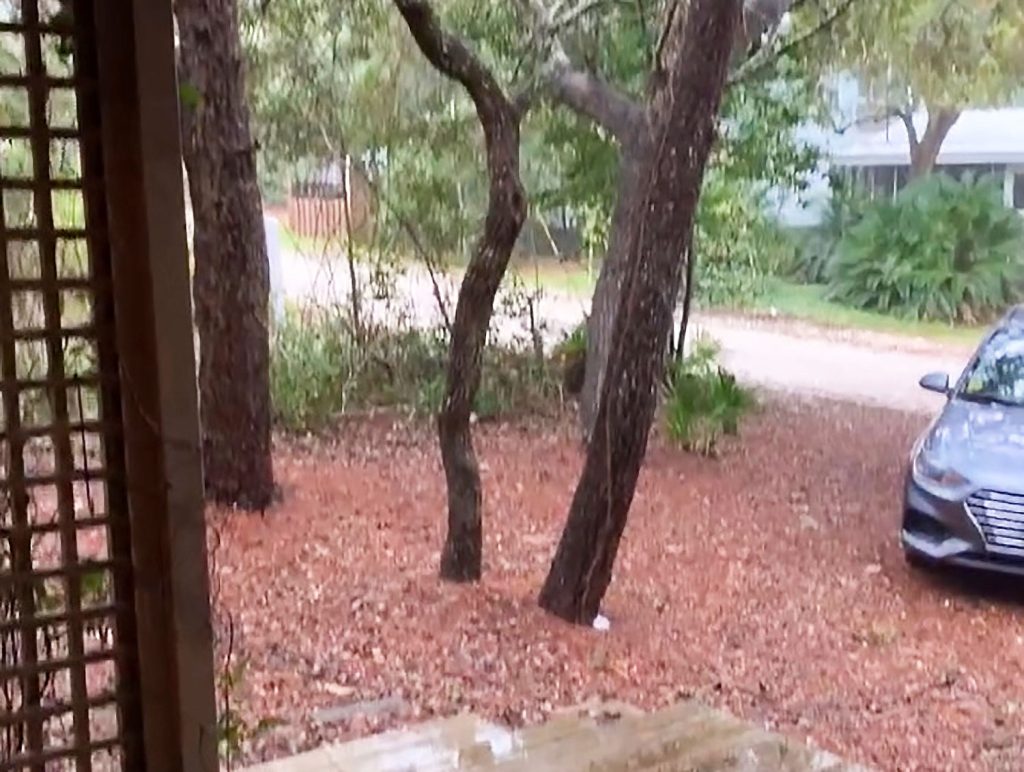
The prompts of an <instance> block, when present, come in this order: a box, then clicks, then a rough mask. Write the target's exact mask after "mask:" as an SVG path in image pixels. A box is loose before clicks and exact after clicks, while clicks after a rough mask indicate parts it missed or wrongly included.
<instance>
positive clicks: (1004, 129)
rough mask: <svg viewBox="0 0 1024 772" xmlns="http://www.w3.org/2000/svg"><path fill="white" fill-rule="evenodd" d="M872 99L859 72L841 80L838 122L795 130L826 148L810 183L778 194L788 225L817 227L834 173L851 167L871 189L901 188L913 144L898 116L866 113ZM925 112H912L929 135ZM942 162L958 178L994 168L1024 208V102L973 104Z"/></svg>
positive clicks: (776, 202)
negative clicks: (875, 117)
mask: <svg viewBox="0 0 1024 772" xmlns="http://www.w3.org/2000/svg"><path fill="white" fill-rule="evenodd" d="M866 101H867V99H866V97H865V95H864V94H863V93H862V92H861V90H860V88H859V87H858V84H857V81H856V79H855V78H852V77H849V76H844V77H840V78H839V79H837V85H836V87H835V108H834V113H833V121H832V122H833V126H830V127H825V126H821V125H806V126H804V127H802V128H801V129H800V130H799V131H798V132H797V136H798V138H799V139H800V140H802V141H804V142H806V143H807V144H809V145H813V146H814V147H817V148H818V149H819V150H820V152H821V162H820V163H819V165H818V168H817V169H816V170H815V172H814V173H812V174H811V176H810V178H809V180H808V182H809V186H808V188H807V190H805V191H804V192H803V193H801V194H800V195H799V196H797V195H792V194H777V195H775V196H773V197H772V199H771V200H772V204H773V206H774V207H776V212H777V215H778V217H779V220H780V222H782V224H783V225H786V226H788V227H797V228H800V227H813V226H815V225H817V224H818V223H819V222H821V219H822V216H823V214H824V212H825V210H826V209H827V207H828V205H829V198H830V196H831V191H830V188H829V177H830V175H834V174H836V173H842V172H846V173H849V174H852V175H853V176H854V177H855V178H856V179H858V180H859V181H860V182H861V184H862V185H863V186H864V188H865V189H866V190H867V191H868V192H869V193H870V194H871V195H872V196H875V197H877V196H880V195H895V194H896V193H897V192H898V191H899V190H901V189H902V188H903V187H904V186H905V185H906V184H907V182H908V181H909V178H910V143H909V140H908V138H907V129H906V127H905V126H904V125H903V121H902V120H901V119H900V118H896V117H893V118H888V119H883V120H870V119H865V118H864V114H865V112H866V110H865V103H866ZM926 123H927V114H926V113H925V112H923V111H921V112H918V113H916V114H915V115H914V125H915V127H917V130H918V133H919V135H920V134H923V133H924V129H925V125H926ZM936 169H937V170H938V171H940V172H943V173H945V174H949V175H951V176H953V177H956V178H960V177H962V176H963V175H964V174H967V173H971V174H973V175H975V176H978V175H987V174H990V175H993V176H995V178H996V179H997V180H998V181H999V182H1000V183H1001V185H1002V190H1003V201H1004V203H1005V204H1006V206H1008V207H1013V208H1015V209H1018V210H1022V211H1024V108H1020V107H1004V108H991V109H967V110H964V111H963V113H962V114H961V115H960V118H959V119H958V120H957V122H956V123H955V124H954V125H953V128H952V129H951V130H950V132H949V135H948V136H947V137H946V140H945V141H944V142H943V144H942V148H941V150H940V151H939V157H938V162H937V164H936Z"/></svg>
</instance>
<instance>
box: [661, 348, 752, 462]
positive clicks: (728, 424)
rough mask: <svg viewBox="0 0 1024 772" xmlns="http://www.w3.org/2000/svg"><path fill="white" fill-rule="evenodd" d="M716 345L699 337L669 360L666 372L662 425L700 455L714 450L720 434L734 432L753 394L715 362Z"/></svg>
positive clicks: (670, 436) (682, 445)
mask: <svg viewBox="0 0 1024 772" xmlns="http://www.w3.org/2000/svg"><path fill="white" fill-rule="evenodd" d="M717 357H718V347H717V346H716V345H715V344H714V343H713V342H711V341H708V340H707V339H698V340H697V341H696V342H695V344H694V348H693V351H692V352H691V353H690V354H688V355H687V356H685V357H683V358H681V359H677V360H675V361H673V362H671V363H670V364H669V366H668V369H667V371H666V375H665V384H664V393H665V428H666V430H667V431H668V436H669V438H670V439H671V440H672V441H673V442H675V443H677V444H678V445H680V446H681V447H683V448H684V449H686V450H688V451H691V452H695V453H699V454H700V455H703V456H713V455H715V454H716V452H717V448H718V441H719V439H721V437H722V436H723V435H735V434H737V433H738V431H739V423H740V419H742V418H743V416H744V415H745V414H746V413H747V412H749V411H750V410H751V409H752V408H753V406H754V399H753V396H752V395H751V394H750V393H749V392H748V391H747V390H746V389H744V388H743V387H742V386H740V385H739V384H738V383H737V382H736V379H735V378H734V377H733V375H732V374H731V373H729V372H727V371H726V370H725V369H724V368H722V367H719V366H718V364H717V361H716V360H717Z"/></svg>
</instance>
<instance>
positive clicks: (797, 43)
mask: <svg viewBox="0 0 1024 772" xmlns="http://www.w3.org/2000/svg"><path fill="white" fill-rule="evenodd" d="M804 1H806V0H804ZM856 1H857V0H842V2H841V3H840V4H839V5H837V6H836V7H835V8H834V9H833V10H832V13H830V14H829V15H828V16H826V17H825V18H823V19H822V20H821V21H820V22H818V24H817V25H815V26H814V27H813V28H812V29H810V30H808V31H807V32H805V33H804V34H802V35H800V36H799V37H797V38H794V39H793V40H791V41H789V42H788V43H786V44H785V45H783V46H782V47H780V48H778V49H773V48H771V47H765V48H762V49H761V50H760V51H758V52H757V53H756V54H755V55H754V56H752V57H751V58H750V59H748V60H747V61H746V62H744V63H743V64H742V65H740V67H739V68H738V69H737V70H736V71H735V72H734V73H733V74H732V75H731V76H730V77H729V80H728V81H727V83H726V87H727V88H728V87H730V86H734V85H736V84H738V83H743V82H744V81H747V80H750V79H752V78H753V77H754V76H755V75H758V74H760V73H761V72H763V71H764V70H765V69H767V68H768V67H770V66H771V65H772V64H774V63H775V62H777V61H778V60H780V59H782V58H783V57H785V56H788V55H789V54H791V53H793V52H794V51H796V50H798V49H800V48H802V47H803V46H804V45H806V44H807V43H808V41H810V40H812V39H814V38H815V37H817V36H818V35H821V34H823V33H825V32H828V30H829V29H831V28H832V26H833V25H834V24H835V23H836V22H837V21H839V19H840V18H842V17H843V16H844V15H845V14H846V13H847V12H848V11H849V10H850V8H851V7H852V6H853V4H854V3H855V2H856Z"/></svg>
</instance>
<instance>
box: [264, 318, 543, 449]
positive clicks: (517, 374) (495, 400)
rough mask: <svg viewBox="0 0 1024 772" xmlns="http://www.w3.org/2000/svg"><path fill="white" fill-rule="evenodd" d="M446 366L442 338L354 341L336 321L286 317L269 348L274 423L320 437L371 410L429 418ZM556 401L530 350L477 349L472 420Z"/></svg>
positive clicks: (430, 333)
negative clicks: (479, 367)
mask: <svg viewBox="0 0 1024 772" xmlns="http://www.w3.org/2000/svg"><path fill="white" fill-rule="evenodd" d="M446 360H447V340H446V336H445V335H444V333H443V332H442V331H436V330H426V331H424V330H415V329H406V330H399V331H395V330H389V329H384V328H377V329H368V330H365V331H364V332H363V335H362V336H361V338H358V337H357V336H356V335H354V334H353V331H352V328H351V325H350V324H349V323H348V320H347V319H346V318H345V317H344V315H342V314H335V313H331V312H316V313H301V314H299V313H289V314H288V316H287V317H286V319H285V321H284V323H283V324H281V325H279V326H278V328H277V329H276V330H275V332H274V335H273V338H272V344H271V396H272V402H273V406H274V414H275V420H276V422H277V424H278V425H279V426H280V427H281V428H283V429H286V430H289V431H320V430H323V429H325V428H327V427H328V426H329V425H330V424H331V423H332V422H333V421H334V420H335V419H337V418H338V417H340V416H342V415H345V414H347V413H352V412H357V411H361V410H366V409H369V408H374V407H390V408H402V409H407V410H409V411H410V412H411V413H412V414H413V415H415V416H419V417H427V416H432V415H434V414H436V413H437V411H438V410H439V409H440V406H441V402H442V400H443V399H444V393H445V383H446V379H445V363H446ZM561 398H562V387H561V384H560V372H559V370H558V367H557V364H556V363H555V362H554V361H553V360H551V359H548V358H546V357H543V356H538V355H537V353H536V352H535V351H534V350H533V349H532V348H530V347H524V348H512V347H507V346H499V345H493V344H491V345H488V346H487V347H486V348H485V349H484V354H483V375H482V378H481V383H480V388H479V389H478V391H477V396H476V401H475V406H474V412H475V414H476V417H477V418H478V419H479V420H487V419H493V418H497V417H499V416H503V415H508V414H515V413H524V412H535V411H538V410H546V409H549V408H551V407H554V406H558V405H560V403H561Z"/></svg>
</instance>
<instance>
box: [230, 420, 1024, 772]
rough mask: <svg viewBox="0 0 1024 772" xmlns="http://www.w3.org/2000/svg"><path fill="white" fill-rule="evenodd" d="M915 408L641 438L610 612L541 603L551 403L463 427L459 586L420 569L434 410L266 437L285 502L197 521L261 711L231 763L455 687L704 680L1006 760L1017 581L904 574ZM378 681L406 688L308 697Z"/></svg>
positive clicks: (433, 463) (488, 692) (762, 717)
mask: <svg viewBox="0 0 1024 772" xmlns="http://www.w3.org/2000/svg"><path fill="white" fill-rule="evenodd" d="M921 426H922V419H921V418H920V417H915V416H907V415H903V414H899V413H894V412H887V411H882V410H876V409H868V408H861V407H855V406H851V405H840V404H834V403H823V402H796V403H794V402H788V403H786V404H782V403H779V402H775V403H769V404H768V405H767V406H766V407H765V408H763V409H762V410H761V411H760V412H759V414H758V415H756V416H755V417H753V418H751V419H750V420H749V421H748V423H747V425H746V426H745V428H744V431H743V437H742V440H741V442H740V443H738V444H733V445H731V446H728V447H727V448H726V449H725V452H724V454H723V457H722V458H721V459H719V460H717V461H713V460H704V459H698V458H695V457H692V456H688V455H686V454H683V453H681V452H679V451H677V450H674V449H672V448H670V447H668V446H667V445H666V444H665V442H664V441H663V440H662V439H660V438H658V437H655V438H654V439H653V440H652V447H651V452H650V455H649V460H648V464H647V467H646V469H645V470H644V473H643V475H642V477H641V484H640V488H639V491H638V494H637V499H636V503H635V505H634V508H633V513H632V516H631V519H630V523H629V527H628V529H627V532H626V536H625V539H624V542H623V545H622V549H621V551H620V554H619V560H618V564H617V568H616V575H615V580H614V583H613V585H612V589H611V591H610V593H609V596H608V598H607V601H606V607H605V611H606V614H607V615H608V616H609V617H610V618H611V622H612V627H611V631H610V632H609V633H599V632H596V631H592V630H587V629H575V628H571V627H569V626H566V625H564V624H562V623H560V622H558V621H555V620H553V619H550V618H548V617H546V616H545V615H544V614H543V613H542V612H541V611H539V610H538V609H537V607H536V605H535V602H534V598H535V595H536V592H537V590H538V588H539V587H540V584H541V581H542V579H543V576H544V573H545V570H546V569H547V566H548V563H549V560H550V559H551V556H552V551H553V547H554V542H555V539H556V538H557V536H558V534H559V532H560V529H561V526H562V521H563V517H564V515H565V512H566V509H567V506H568V502H569V499H570V496H571V493H572V489H573V486H574V484H575V481H576V477H577V474H578V472H579V469H580V465H581V454H580V450H579V447H578V444H577V443H576V441H575V438H574V435H573V431H572V426H571V423H570V421H569V420H568V419H566V420H565V421H564V422H563V423H562V424H560V425H559V424H556V425H551V424H550V423H549V424H547V425H544V426H541V425H540V424H538V423H523V424H514V425H487V426H479V427H477V428H478V430H477V434H476V436H477V441H478V448H479V450H480V455H481V459H482V462H483V468H484V477H485V501H486V505H485V506H486V578H485V579H484V581H483V582H482V584H480V585H479V586H474V587H453V586H447V585H442V584H441V583H440V582H439V581H438V580H437V579H436V571H437V563H438V549H439V546H440V544H441V541H442V520H443V514H442V513H443V511H444V510H443V504H444V489H443V478H442V475H441V473H440V464H439V457H438V453H437V451H436V448H435V443H434V441H433V437H432V434H431V432H430V430H429V427H427V426H422V425H421V426H419V427H410V426H408V425H405V424H403V423H401V422H399V421H392V420H391V419H380V418H378V419H375V420H372V421H369V420H368V421H357V422H350V423H347V424H346V425H344V426H342V427H341V428H340V429H339V431H338V434H337V438H336V439H334V440H318V441H315V442H313V441H310V442H306V443H302V444H283V445H282V447H281V448H280V449H279V453H278V456H277V473H278V476H279V479H280V480H281V482H282V483H283V485H284V493H285V498H284V501H283V503H282V504H281V505H280V506H278V507H277V508H275V509H274V510H272V511H270V512H268V513H267V514H266V515H265V516H258V515H257V516H243V515H238V514H230V515H228V514H225V513H213V517H212V521H211V536H212V538H211V542H214V543H215V544H214V550H213V553H212V554H213V557H212V559H213V561H214V571H215V583H216V601H217V605H218V609H219V612H220V614H219V616H220V620H221V624H222V625H223V623H224V620H225V619H227V618H230V619H231V621H232V622H233V629H234V633H235V635H234V649H235V654H236V656H237V657H239V658H240V660H242V661H244V662H245V663H246V664H245V667H244V671H243V672H242V675H243V677H242V679H241V681H240V683H239V685H238V686H237V688H236V689H235V691H234V692H233V694H232V695H231V700H232V705H233V707H234V709H236V710H238V711H240V712H241V713H242V714H243V715H244V716H245V717H246V718H247V720H248V721H249V722H251V724H255V722H256V721H258V720H260V719H264V720H266V719H272V720H273V722H274V723H275V724H277V725H276V726H275V727H274V728H273V729H271V730H269V731H266V732H264V733H262V734H260V735H259V736H258V737H256V738H254V739H252V740H251V741H250V742H247V743H246V745H247V748H246V757H245V760H247V761H252V760H256V759H261V758H270V757H274V756H281V755H285V754H287V753H290V752H294V751H296V750H301V749H305V748H308V747H311V746H315V745H318V744H320V743H322V742H325V741H333V740H338V739H345V738H349V737H353V736H356V735H362V734H366V733H369V732H374V731H379V730H381V729H385V728H390V727H393V726H397V725H401V724H405V723H409V722H415V721H418V720H423V719H426V718H429V717H432V716H438V715H450V714H453V713H457V712H459V711H461V710H472V711H475V712H477V713H479V714H481V715H483V716H486V717H489V718H491V719H495V720H498V721H501V722H505V723H509V724H513V725H519V724H523V723H532V722H539V721H542V720H543V719H544V718H545V715H546V714H547V713H548V712H549V711H550V710H551V709H553V708H557V707H559V706H565V705H570V704H575V703H578V702H581V701H584V700H586V699H588V698H591V697H594V696H603V697H614V698H617V699H622V700H625V701H628V702H632V703H635V704H637V705H640V706H642V707H645V708H656V707H658V706H661V705H664V704H666V703H669V702H672V701H675V700H678V699H681V698H687V697H697V698H699V699H701V700H703V701H705V702H706V703H709V704H711V705H714V706H717V707H722V708H725V709H728V710H730V711H732V712H734V713H736V714H738V715H740V716H743V717H745V718H747V719H751V720H755V721H759V722H764V723H765V724H767V725H768V726H770V727H772V728H776V729H778V730H780V731H782V732H785V733H789V734H791V735H793V736H796V737H805V738H813V739H814V740H815V741H816V742H818V743H820V744H822V745H824V746H825V747H827V748H829V749H831V750H834V751H837V752H839V753H841V754H844V755H846V756H847V757H850V758H852V759H854V760H858V761H863V762H868V763H872V764H875V765H877V766H878V767H880V768H882V769H900V770H911V769H929V770H931V769H951V770H954V769H955V770H963V769H1007V770H1009V769H1019V768H1020V764H1021V763H1022V762H1021V759H1024V691H1022V690H1021V684H1022V683H1024V678H1022V676H1024V616H1022V611H1024V606H1021V605H1019V599H1018V598H1019V587H1020V585H1019V584H1017V585H1015V584H1014V583H1013V582H1012V580H1010V581H1006V580H995V581H989V580H987V581H984V582H980V581H978V580H976V579H970V580H968V579H966V578H964V577H950V578H941V577H930V576H923V575H920V574H917V573H914V572H911V570H910V569H908V568H907V567H906V566H905V565H904V562H903V558H902V554H901V552H900V548H899V545H898V542H897V539H896V532H897V523H898V510H899V491H900V480H901V474H902V468H903V464H904V461H905V459H906V457H907V453H908V449H909V447H910V443H911V440H912V438H913V436H914V434H915V433H916V432H917V431H918V430H920V428H921ZM1015 588H1018V589H1015ZM382 697H392V698H394V697H397V698H401V699H402V700H404V701H405V703H406V704H407V705H408V708H407V709H406V710H404V711H399V712H398V713H397V714H396V715H390V716H383V717H370V718H367V717H357V718H355V719H352V720H349V721H345V722H342V723H339V724H331V725H328V726H320V725H318V724H317V723H316V722H315V721H313V720H312V714H313V711H314V710H315V709H317V708H325V707H332V706H338V705H339V704H345V703H349V702H352V701H355V700H365V699H374V698H382Z"/></svg>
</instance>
